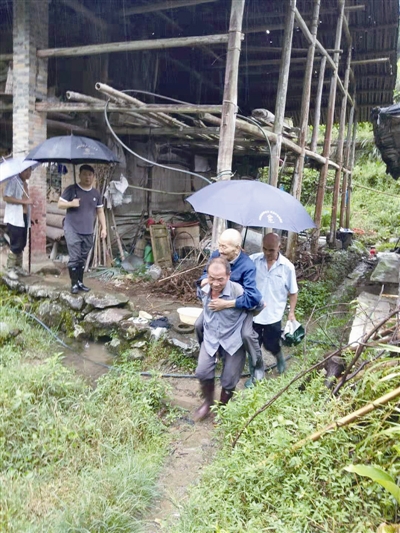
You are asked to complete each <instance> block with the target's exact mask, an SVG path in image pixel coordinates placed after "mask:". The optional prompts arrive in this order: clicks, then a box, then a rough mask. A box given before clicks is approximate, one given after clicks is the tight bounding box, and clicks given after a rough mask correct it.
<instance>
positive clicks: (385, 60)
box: [351, 57, 390, 67]
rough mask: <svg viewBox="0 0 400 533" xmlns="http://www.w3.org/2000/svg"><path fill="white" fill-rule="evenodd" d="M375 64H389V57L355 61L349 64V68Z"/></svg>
mask: <svg viewBox="0 0 400 533" xmlns="http://www.w3.org/2000/svg"><path fill="white" fill-rule="evenodd" d="M377 63H390V57H376V58H375V59H356V60H355V61H352V62H351V66H352V67H354V66H358V65H376V64H377Z"/></svg>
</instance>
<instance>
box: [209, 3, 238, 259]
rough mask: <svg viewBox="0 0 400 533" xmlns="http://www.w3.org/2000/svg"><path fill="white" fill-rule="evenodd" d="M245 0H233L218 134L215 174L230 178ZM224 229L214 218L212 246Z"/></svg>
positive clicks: (219, 177)
mask: <svg viewBox="0 0 400 533" xmlns="http://www.w3.org/2000/svg"><path fill="white" fill-rule="evenodd" d="M244 4H245V0H232V4H231V17H230V22H229V41H228V53H227V56H226V70H225V83H224V95H223V102H222V123H221V132H220V136H219V147H218V162H217V173H218V174H217V177H218V179H225V180H227V179H230V178H231V175H232V156H233V144H234V141H235V127H236V113H237V93H238V77H239V59H240V43H241V40H242V22H243V11H244ZM224 229H225V220H223V219H219V218H214V223H213V230H212V241H211V249H212V250H215V249H216V248H217V246H218V238H219V236H220V235H221V233H222V232H223V231H224Z"/></svg>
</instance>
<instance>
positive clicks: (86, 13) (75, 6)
mask: <svg viewBox="0 0 400 533" xmlns="http://www.w3.org/2000/svg"><path fill="white" fill-rule="evenodd" d="M61 2H62V3H63V4H64V5H66V6H68V7H69V8H71V9H72V10H73V11H75V13H78V14H79V15H82V17H83V18H85V19H87V20H88V21H89V22H91V23H92V24H94V25H95V26H97V27H98V28H100V29H102V30H106V29H107V28H108V24H107V22H106V21H105V20H102V19H101V18H99V17H97V16H96V15H95V14H94V13H93V11H91V10H90V9H88V8H87V7H85V6H84V5H83V4H81V3H80V2H77V1H76V0H61Z"/></svg>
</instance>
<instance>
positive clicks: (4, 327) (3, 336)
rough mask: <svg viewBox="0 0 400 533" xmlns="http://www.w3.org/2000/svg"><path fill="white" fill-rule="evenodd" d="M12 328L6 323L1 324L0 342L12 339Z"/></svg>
mask: <svg viewBox="0 0 400 533" xmlns="http://www.w3.org/2000/svg"><path fill="white" fill-rule="evenodd" d="M10 333H11V328H10V326H9V325H8V324H7V323H6V322H0V342H2V341H5V340H7V339H8V338H9V337H10Z"/></svg>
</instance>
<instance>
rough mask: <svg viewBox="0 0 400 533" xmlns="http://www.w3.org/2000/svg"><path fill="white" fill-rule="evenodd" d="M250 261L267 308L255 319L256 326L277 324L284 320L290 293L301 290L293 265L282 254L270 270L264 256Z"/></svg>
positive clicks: (258, 256) (259, 254)
mask: <svg viewBox="0 0 400 533" xmlns="http://www.w3.org/2000/svg"><path fill="white" fill-rule="evenodd" d="M250 259H251V260H252V261H253V263H254V265H255V267H256V284H257V289H258V290H259V291H260V292H261V294H262V297H263V300H264V302H265V303H266V307H264V309H263V310H262V311H261V313H259V314H258V315H257V316H255V317H254V319H253V321H254V322H255V323H256V324H275V323H276V322H279V321H280V320H282V317H283V313H284V312H285V307H286V303H287V298H288V293H289V294H295V293H297V292H298V290H299V288H298V286H297V281H296V272H295V269H294V266H293V264H292V263H291V262H290V261H289V259H286V257H284V256H283V255H282V254H279V255H278V259H277V260H276V261H275V263H274V264H273V265H272V267H271V268H270V269H269V270H268V266H267V261H266V260H265V257H264V254H263V253H262V252H261V253H258V254H252V255H251V256H250Z"/></svg>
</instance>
